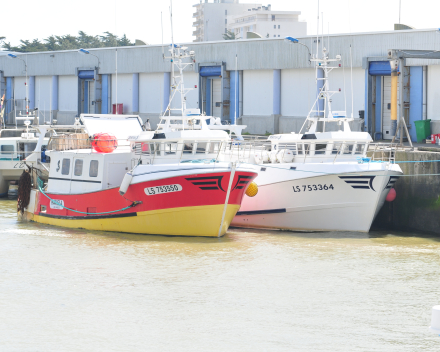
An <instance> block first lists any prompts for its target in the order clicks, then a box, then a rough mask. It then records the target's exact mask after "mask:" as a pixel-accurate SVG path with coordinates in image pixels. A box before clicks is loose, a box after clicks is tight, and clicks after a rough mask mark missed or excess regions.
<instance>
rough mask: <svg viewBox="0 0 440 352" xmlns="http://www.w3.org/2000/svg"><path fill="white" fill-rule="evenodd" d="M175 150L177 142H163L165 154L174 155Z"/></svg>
mask: <svg viewBox="0 0 440 352" xmlns="http://www.w3.org/2000/svg"><path fill="white" fill-rule="evenodd" d="M176 152H177V142H174V143H165V155H174V154H176Z"/></svg>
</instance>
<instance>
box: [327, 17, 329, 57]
mask: <svg viewBox="0 0 440 352" xmlns="http://www.w3.org/2000/svg"><path fill="white" fill-rule="evenodd" d="M327 47H328V48H327V50H328V53H329V54H330V22H327Z"/></svg>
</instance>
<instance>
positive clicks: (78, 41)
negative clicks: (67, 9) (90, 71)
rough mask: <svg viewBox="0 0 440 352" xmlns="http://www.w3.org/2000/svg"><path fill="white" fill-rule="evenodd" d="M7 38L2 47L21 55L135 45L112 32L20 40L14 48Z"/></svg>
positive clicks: (124, 36) (81, 33) (1, 38)
mask: <svg viewBox="0 0 440 352" xmlns="http://www.w3.org/2000/svg"><path fill="white" fill-rule="evenodd" d="M4 39H5V37H0V43H1V42H2V41H3V44H2V45H1V47H2V48H3V49H6V51H16V52H19V53H28V52H36V51H56V50H75V49H80V48H84V49H92V48H103V47H116V46H131V45H134V43H133V42H131V41H130V40H129V39H128V38H127V36H126V35H125V34H124V35H123V36H122V37H120V38H118V37H117V36H116V35H114V34H112V33H110V32H104V34H103V35H95V36H92V35H88V34H86V33H85V32H84V31H79V32H78V36H73V35H70V34H67V35H51V36H49V37H47V38H45V39H43V42H40V40H39V39H33V40H32V41H30V40H20V45H19V46H12V45H11V43H9V42H5V41H4Z"/></svg>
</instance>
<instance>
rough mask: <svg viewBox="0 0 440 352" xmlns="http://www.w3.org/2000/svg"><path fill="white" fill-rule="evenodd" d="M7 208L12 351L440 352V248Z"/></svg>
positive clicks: (0, 248)
mask: <svg viewBox="0 0 440 352" xmlns="http://www.w3.org/2000/svg"><path fill="white" fill-rule="evenodd" d="M15 209H16V202H14V201H8V200H1V201H0V268H1V269H0V270H1V274H0V316H1V319H0V351H8V352H9V351H17V352H18V351H20V352H27V351H29V352H37V351H38V352H39V351H42V352H43V351H44V352H46V351H422V350H423V351H439V350H440V337H439V336H436V335H434V334H432V333H430V332H429V331H428V327H429V325H430V316H431V307H432V306H434V305H437V304H440V272H439V268H440V238H435V237H430V236H426V235H421V234H414V233H389V232H371V233H369V234H363V233H293V232H279V231H259V230H244V229H230V230H229V231H228V233H227V235H226V236H224V237H223V238H220V239H209V238H176V237H162V236H141V235H129V234H123V233H104V232H92V231H85V230H71V229H63V228H55V227H50V226H42V225H40V224H35V223H22V222H18V221H17V220H16V214H15Z"/></svg>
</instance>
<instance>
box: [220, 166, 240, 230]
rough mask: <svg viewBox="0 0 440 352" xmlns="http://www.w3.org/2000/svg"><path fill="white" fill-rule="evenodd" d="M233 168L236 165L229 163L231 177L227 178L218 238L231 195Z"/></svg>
mask: <svg viewBox="0 0 440 352" xmlns="http://www.w3.org/2000/svg"><path fill="white" fill-rule="evenodd" d="M235 167H236V163H235V162H232V163H231V176H230V177H229V185H228V191H227V193H226V199H225V206H224V208H223V215H222V221H221V222H220V228H219V229H218V235H217V237H220V236H221V233H222V228H223V222H224V221H225V215H226V210H227V208H228V202H229V195H230V194H231V188H232V181H233V180H234V176H235Z"/></svg>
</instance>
